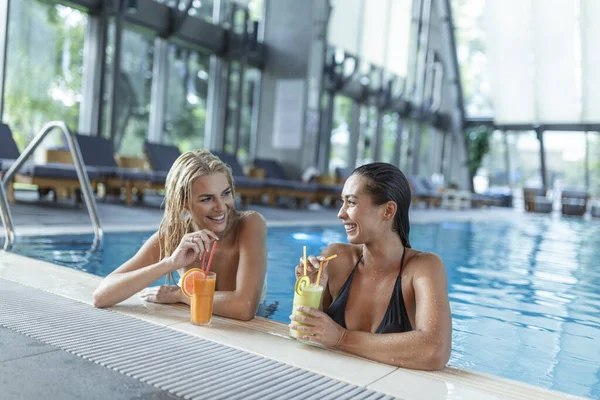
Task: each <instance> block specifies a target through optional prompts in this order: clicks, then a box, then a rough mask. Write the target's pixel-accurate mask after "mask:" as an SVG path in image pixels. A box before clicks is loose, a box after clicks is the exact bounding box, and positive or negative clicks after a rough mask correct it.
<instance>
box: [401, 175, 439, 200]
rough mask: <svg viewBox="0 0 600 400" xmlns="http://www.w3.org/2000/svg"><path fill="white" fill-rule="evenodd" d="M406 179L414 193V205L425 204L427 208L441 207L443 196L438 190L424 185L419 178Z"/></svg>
mask: <svg viewBox="0 0 600 400" xmlns="http://www.w3.org/2000/svg"><path fill="white" fill-rule="evenodd" d="M406 179H407V180H408V183H409V185H410V190H411V192H412V201H413V204H415V205H417V204H419V203H420V202H424V203H425V204H426V205H427V207H429V206H439V205H440V203H441V200H442V195H441V194H440V193H439V192H438V191H437V190H435V189H434V188H432V187H427V186H426V185H424V183H423V180H422V179H421V178H420V177H418V176H407V177H406Z"/></svg>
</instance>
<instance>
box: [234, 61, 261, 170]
mask: <svg viewBox="0 0 600 400" xmlns="http://www.w3.org/2000/svg"><path fill="white" fill-rule="evenodd" d="M259 78H260V70H258V69H256V68H250V69H246V72H245V73H244V86H243V87H242V111H241V118H242V120H241V123H240V137H239V145H238V151H237V157H238V160H240V162H241V163H242V164H247V163H248V158H249V156H250V145H251V140H252V135H253V134H256V132H254V133H253V132H252V128H253V127H252V114H253V113H254V112H255V111H254V107H258V105H257V104H254V94H255V91H256V90H260V87H259V86H258V84H259Z"/></svg>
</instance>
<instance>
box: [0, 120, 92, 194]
mask: <svg viewBox="0 0 600 400" xmlns="http://www.w3.org/2000/svg"><path fill="white" fill-rule="evenodd" d="M20 155H21V154H20V152H19V149H18V147H17V144H16V143H15V141H14V139H13V137H12V132H11V130H10V127H9V126H8V125H6V124H0V165H1V167H0V169H1V170H2V174H4V173H6V172H7V171H8V169H9V168H10V167H11V166H12V164H13V162H14V161H15V160H16V159H17V158H19V156H20ZM86 170H87V174H88V179H89V181H90V184H91V186H92V187H95V186H96V185H97V183H98V180H99V179H100V174H99V173H98V171H96V170H95V169H94V168H88V167H87V165H86ZM15 182H16V183H25V184H30V185H35V186H37V187H38V193H39V195H40V197H41V196H43V195H45V194H47V193H48V192H49V191H50V190H53V191H54V193H55V197H54V198H55V199H56V198H57V197H56V195H57V192H65V193H66V194H67V195H68V196H70V194H71V193H73V192H75V193H79V191H80V190H81V185H80V183H79V179H78V178H77V170H76V169H75V166H74V165H65V164H58V163H45V164H36V163H33V162H26V163H25V164H23V165H22V167H21V169H20V170H19V171H18V172H17V174H15V176H14V178H13V182H11V183H9V187H8V192H9V201H11V202H14V200H15V199H14V189H13V187H12V185H13V183H15ZM76 201H77V202H80V201H81V198H80V196H79V195H77V196H76Z"/></svg>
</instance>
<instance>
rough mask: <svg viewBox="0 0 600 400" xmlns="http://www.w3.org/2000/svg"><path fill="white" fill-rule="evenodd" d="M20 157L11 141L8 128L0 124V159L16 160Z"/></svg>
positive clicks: (10, 133)
mask: <svg viewBox="0 0 600 400" xmlns="http://www.w3.org/2000/svg"><path fill="white" fill-rule="evenodd" d="M20 155H21V153H20V152H19V148H18V147H17V144H16V143H15V140H14V139H13V136H12V132H11V130H10V127H9V126H8V125H6V124H2V123H0V159H3V160H16V159H17V158H19V156H20ZM2 168H4V167H2Z"/></svg>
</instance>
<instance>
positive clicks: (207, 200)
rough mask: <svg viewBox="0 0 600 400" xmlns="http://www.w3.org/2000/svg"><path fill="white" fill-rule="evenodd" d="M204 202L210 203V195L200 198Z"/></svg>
mask: <svg viewBox="0 0 600 400" xmlns="http://www.w3.org/2000/svg"><path fill="white" fill-rule="evenodd" d="M200 201H201V202H202V203H208V202H209V201H210V197H206V198H204V199H200Z"/></svg>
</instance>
